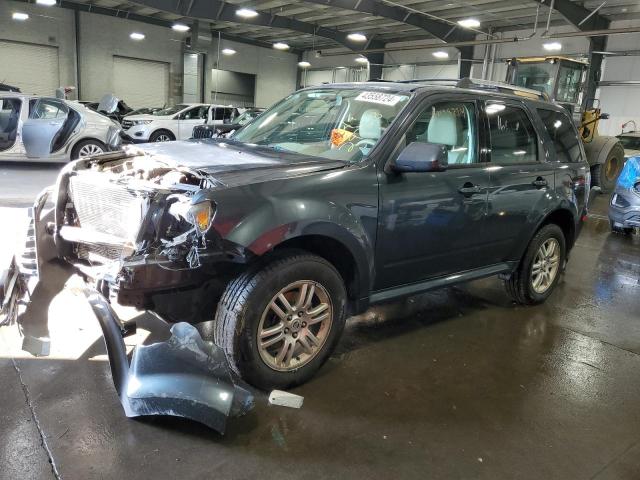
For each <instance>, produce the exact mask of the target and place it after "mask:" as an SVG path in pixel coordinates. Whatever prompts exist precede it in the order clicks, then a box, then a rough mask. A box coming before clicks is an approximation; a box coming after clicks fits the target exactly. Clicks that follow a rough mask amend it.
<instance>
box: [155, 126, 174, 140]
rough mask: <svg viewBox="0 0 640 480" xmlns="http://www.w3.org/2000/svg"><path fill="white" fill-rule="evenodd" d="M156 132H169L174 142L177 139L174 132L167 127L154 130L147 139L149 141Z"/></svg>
mask: <svg viewBox="0 0 640 480" xmlns="http://www.w3.org/2000/svg"><path fill="white" fill-rule="evenodd" d="M158 132H169V133H170V134H171V136H172V137H173V139H174V140H176V139H177V138H178V135H177V134H176V132H174V131H173V130H172V129H171V128H169V127H158V128H156V129H155V130H153V131H152V132H151V133H150V134H149V139H151V137H153V136H154V135H155V134H156V133H158Z"/></svg>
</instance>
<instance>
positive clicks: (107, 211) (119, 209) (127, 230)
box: [69, 172, 144, 260]
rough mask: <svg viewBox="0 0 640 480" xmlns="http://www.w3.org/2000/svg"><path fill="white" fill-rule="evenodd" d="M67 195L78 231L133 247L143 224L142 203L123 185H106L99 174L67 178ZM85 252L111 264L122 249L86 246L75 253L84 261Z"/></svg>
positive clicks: (103, 178) (109, 183) (90, 173)
mask: <svg viewBox="0 0 640 480" xmlns="http://www.w3.org/2000/svg"><path fill="white" fill-rule="evenodd" d="M69 194H70V195H69V196H70V198H71V201H72V202H73V206H74V209H75V212H76V215H77V216H78V221H79V223H80V225H79V226H80V228H82V229H87V230H91V231H94V232H98V233H105V234H109V235H112V236H115V237H118V238H121V239H122V242H123V246H124V244H125V243H126V242H128V243H135V240H136V236H137V234H138V230H139V228H140V224H141V222H142V210H143V204H144V199H142V198H140V197H138V196H136V195H135V194H134V193H132V192H130V191H128V190H127V188H126V187H125V186H123V185H118V184H115V183H112V182H109V181H108V180H107V179H106V178H105V175H104V174H101V173H98V172H95V173H94V172H86V173H82V174H80V175H74V176H72V177H70V179H69ZM88 251H95V253H97V254H98V255H99V256H101V257H104V258H107V259H112V260H114V259H117V258H119V257H120V255H121V253H122V249H120V248H114V247H113V245H112V246H109V247H106V246H100V245H85V246H83V247H82V248H79V249H78V253H79V256H81V258H87V255H86V254H87V253H88Z"/></svg>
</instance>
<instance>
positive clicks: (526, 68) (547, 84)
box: [515, 62, 556, 96]
mask: <svg viewBox="0 0 640 480" xmlns="http://www.w3.org/2000/svg"><path fill="white" fill-rule="evenodd" d="M555 68H556V66H555V65H554V64H552V63H547V62H545V63H534V64H526V63H520V64H518V70H517V71H516V78H515V84H516V86H518V87H525V88H531V89H532V90H538V91H539V92H544V93H546V94H547V95H549V96H552V95H553V76H554V74H555V73H554V72H555Z"/></svg>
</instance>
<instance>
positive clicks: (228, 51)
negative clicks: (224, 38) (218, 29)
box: [222, 48, 236, 55]
mask: <svg viewBox="0 0 640 480" xmlns="http://www.w3.org/2000/svg"><path fill="white" fill-rule="evenodd" d="M235 53H236V51H235V50H234V49H233V48H223V49H222V54H223V55H234V54H235Z"/></svg>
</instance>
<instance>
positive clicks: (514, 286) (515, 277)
mask: <svg viewBox="0 0 640 480" xmlns="http://www.w3.org/2000/svg"><path fill="white" fill-rule="evenodd" d="M550 238H555V239H556V240H557V241H558V244H559V246H560V259H559V268H558V269H557V271H556V273H555V277H554V278H553V282H552V283H551V285H550V286H549V287H548V288H547V289H546V291H544V292H543V293H539V292H536V291H535V290H534V288H533V282H532V276H531V269H532V267H533V261H534V259H535V257H536V254H537V253H538V250H539V249H540V247H541V246H542V244H543V243H544V242H546V241H547V240H549V239H550ZM565 259H566V240H565V238H564V233H563V232H562V229H561V228H560V227H559V226H558V225H556V224H553V223H551V224H548V225H545V226H543V227H542V228H541V229H540V230H538V233H536V234H535V236H534V237H533V239H532V240H531V242H530V243H529V246H528V247H527V250H526V252H525V254H524V256H523V257H522V260H521V261H520V264H519V265H518V268H517V270H516V271H515V272H513V274H511V276H510V277H509V278H508V279H507V280H505V281H504V284H505V288H506V290H507V293H508V294H509V295H510V296H511V298H513V300H514V301H516V302H517V303H520V304H522V305H535V304H538V303H542V302H544V301H545V300H546V299H547V298H548V297H549V295H551V292H553V289H554V288H555V287H556V285H557V284H558V280H559V278H560V274H561V273H562V269H563V266H564V264H565Z"/></svg>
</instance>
